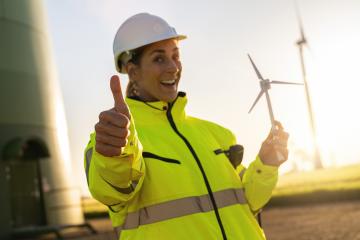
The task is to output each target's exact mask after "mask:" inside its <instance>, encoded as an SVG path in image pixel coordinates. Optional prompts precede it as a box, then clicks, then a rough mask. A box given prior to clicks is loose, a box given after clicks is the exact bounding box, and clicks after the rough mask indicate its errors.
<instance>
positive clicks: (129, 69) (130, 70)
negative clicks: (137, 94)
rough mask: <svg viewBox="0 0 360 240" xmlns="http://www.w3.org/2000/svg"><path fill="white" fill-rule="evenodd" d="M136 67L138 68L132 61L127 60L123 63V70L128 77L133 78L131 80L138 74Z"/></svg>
mask: <svg viewBox="0 0 360 240" xmlns="http://www.w3.org/2000/svg"><path fill="white" fill-rule="evenodd" d="M137 69H138V67H137V66H136V65H135V64H134V63H132V62H128V63H127V64H126V65H125V71H126V73H127V74H128V76H129V79H133V80H135V79H136V76H137V75H138V71H137Z"/></svg>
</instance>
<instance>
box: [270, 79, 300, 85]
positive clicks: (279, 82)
mask: <svg viewBox="0 0 360 240" xmlns="http://www.w3.org/2000/svg"><path fill="white" fill-rule="evenodd" d="M270 83H271V84H273V83H274V84H293V85H304V84H303V83H297V82H283V81H276V80H274V81H271V82H270Z"/></svg>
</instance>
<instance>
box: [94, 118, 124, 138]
mask: <svg viewBox="0 0 360 240" xmlns="http://www.w3.org/2000/svg"><path fill="white" fill-rule="evenodd" d="M95 132H96V133H103V134H106V135H110V136H113V137H119V138H126V137H128V136H129V134H130V131H129V129H128V128H119V127H115V126H113V125H111V124H104V123H101V122H99V123H97V124H96V125H95Z"/></svg>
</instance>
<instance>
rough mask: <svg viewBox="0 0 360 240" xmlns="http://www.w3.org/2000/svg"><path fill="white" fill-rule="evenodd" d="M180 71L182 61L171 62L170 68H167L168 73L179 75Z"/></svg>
mask: <svg viewBox="0 0 360 240" xmlns="http://www.w3.org/2000/svg"><path fill="white" fill-rule="evenodd" d="M180 70H181V62H180V61H175V60H171V61H169V63H168V66H167V72H169V73H172V74H177V73H178V72H179V71H180Z"/></svg>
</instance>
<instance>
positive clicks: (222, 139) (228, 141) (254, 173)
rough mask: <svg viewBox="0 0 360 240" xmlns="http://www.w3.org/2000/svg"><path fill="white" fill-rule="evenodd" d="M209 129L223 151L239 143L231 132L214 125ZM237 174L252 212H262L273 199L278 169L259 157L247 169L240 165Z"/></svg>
mask: <svg viewBox="0 0 360 240" xmlns="http://www.w3.org/2000/svg"><path fill="white" fill-rule="evenodd" d="M209 129H210V130H211V131H213V134H214V136H215V137H216V138H217V140H218V142H219V144H221V146H222V148H223V149H229V147H230V146H232V145H235V144H236V143H237V140H236V136H235V135H234V133H233V132H231V131H230V130H228V129H226V128H223V127H221V126H219V125H216V124H212V125H211V128H209ZM236 173H237V174H238V175H239V177H240V180H241V181H242V183H243V186H244V191H245V197H246V199H247V201H248V204H249V206H250V208H251V210H252V211H253V212H256V211H258V210H260V209H261V208H262V207H263V206H264V205H265V204H266V203H267V202H268V201H269V200H270V198H271V194H272V191H273V189H274V188H275V186H276V183H277V179H278V167H273V166H269V165H265V164H263V163H262V161H261V159H260V158H259V157H258V156H257V157H256V159H255V160H254V161H253V162H252V163H251V164H250V165H249V167H248V168H247V169H246V168H245V166H244V165H243V164H240V165H239V166H238V167H237V168H236Z"/></svg>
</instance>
